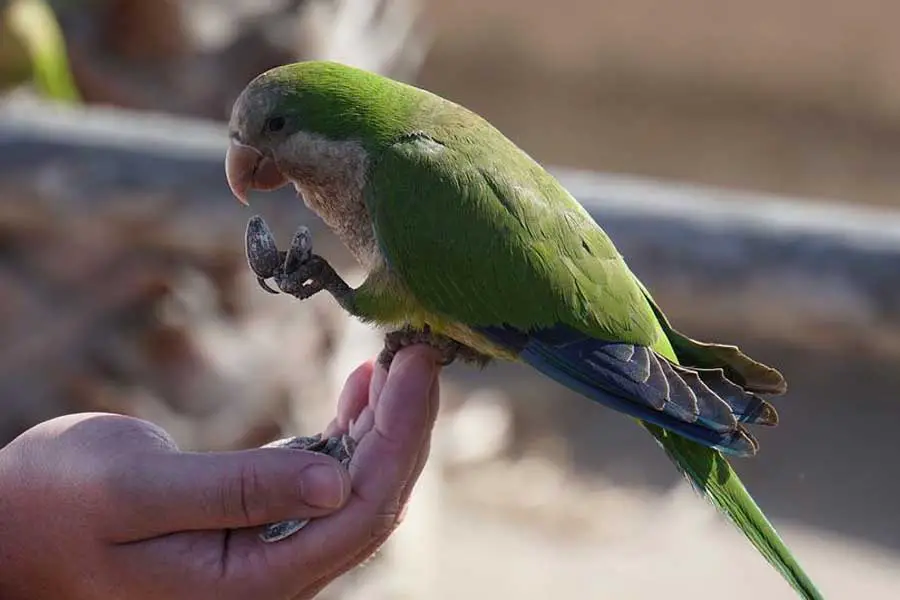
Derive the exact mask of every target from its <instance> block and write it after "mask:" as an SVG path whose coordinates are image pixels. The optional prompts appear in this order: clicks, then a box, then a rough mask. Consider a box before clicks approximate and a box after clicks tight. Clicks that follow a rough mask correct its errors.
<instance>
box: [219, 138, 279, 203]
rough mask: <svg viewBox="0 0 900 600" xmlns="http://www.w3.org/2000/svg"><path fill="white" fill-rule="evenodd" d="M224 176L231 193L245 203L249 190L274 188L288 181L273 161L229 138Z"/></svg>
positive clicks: (254, 149) (250, 147)
mask: <svg viewBox="0 0 900 600" xmlns="http://www.w3.org/2000/svg"><path fill="white" fill-rule="evenodd" d="M225 176H226V177H227V178H228V187H230V188H231V193H232V194H234V197H235V198H237V199H238V200H239V201H240V202H241V204H243V205H245V206H246V205H247V204H248V202H247V193H248V192H249V191H250V190H264V191H269V190H276V189H278V188H280V187H282V186H284V185H286V184H287V183H288V180H287V177H285V176H284V174H283V173H282V172H281V171H279V170H278V167H277V166H276V165H275V161H274V160H272V159H271V158H269V157H267V156H263V154H262V153H261V152H260V151H259V150H257V149H256V148H253V147H252V146H247V145H246V144H242V143H240V142H238V141H237V140H231V144H230V145H229V146H228V153H227V154H226V155H225Z"/></svg>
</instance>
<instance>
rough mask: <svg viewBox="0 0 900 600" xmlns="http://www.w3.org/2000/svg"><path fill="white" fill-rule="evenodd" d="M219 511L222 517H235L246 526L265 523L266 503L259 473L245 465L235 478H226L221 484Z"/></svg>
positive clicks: (248, 464)
mask: <svg viewBox="0 0 900 600" xmlns="http://www.w3.org/2000/svg"><path fill="white" fill-rule="evenodd" d="M221 510H222V513H223V515H226V516H230V515H235V516H237V517H238V518H240V519H242V520H243V521H244V522H246V523H247V524H248V525H251V524H258V523H261V522H263V521H265V515H266V503H265V501H264V494H263V486H262V482H261V480H260V475H259V471H258V470H257V469H256V467H255V466H254V465H253V464H251V463H247V464H244V465H242V466H241V469H240V470H239V471H238V474H237V476H234V477H227V478H226V479H225V481H224V483H223V484H222V496H221Z"/></svg>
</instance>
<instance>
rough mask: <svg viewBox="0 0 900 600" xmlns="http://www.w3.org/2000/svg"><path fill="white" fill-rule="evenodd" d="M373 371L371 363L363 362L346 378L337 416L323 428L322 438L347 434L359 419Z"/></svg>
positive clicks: (365, 401) (339, 399)
mask: <svg viewBox="0 0 900 600" xmlns="http://www.w3.org/2000/svg"><path fill="white" fill-rule="evenodd" d="M373 370H374V365H373V364H372V361H368V362H364V363H363V364H361V365H360V366H358V367H357V368H356V370H355V371H353V372H352V373H351V374H350V376H349V377H347V382H346V383H345V384H344V388H343V389H342V390H341V395H340V396H339V397H338V405H337V416H336V417H335V418H334V420H333V421H332V422H331V423H330V424H329V425H328V427H326V428H325V430H324V432H323V435H324V437H334V436H336V435H340V434H342V433H346V432H348V431H349V430H350V424H351V423H353V422H354V421H356V419H358V418H359V414H360V413H361V412H362V410H363V409H364V408H365V407H366V405H367V404H368V402H369V388H370V386H371V381H372V373H373Z"/></svg>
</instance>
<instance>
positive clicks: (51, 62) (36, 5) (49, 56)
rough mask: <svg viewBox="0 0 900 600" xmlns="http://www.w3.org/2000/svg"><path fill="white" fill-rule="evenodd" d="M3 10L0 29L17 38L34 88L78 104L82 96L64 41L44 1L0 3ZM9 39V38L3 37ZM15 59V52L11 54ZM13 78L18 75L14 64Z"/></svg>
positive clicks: (18, 71)
mask: <svg viewBox="0 0 900 600" xmlns="http://www.w3.org/2000/svg"><path fill="white" fill-rule="evenodd" d="M0 8H5V11H4V12H3V13H2V18H0V20H2V24H0V28H2V29H5V30H6V31H8V32H9V33H11V34H12V36H14V37H15V38H16V39H18V41H19V44H20V45H21V50H22V51H23V52H24V54H25V57H26V59H27V61H28V62H30V67H31V68H30V73H31V76H32V77H33V79H34V83H35V87H36V88H37V89H38V90H39V91H40V92H41V93H42V94H44V95H46V96H48V97H50V98H53V99H55V100H60V101H64V102H80V100H81V96H80V94H79V93H78V88H77V86H76V85H75V81H74V79H73V77H72V72H71V70H70V68H69V59H68V56H67V54H66V42H65V38H64V37H63V34H62V31H61V29H60V27H59V23H58V22H57V20H56V15H55V14H54V12H53V10H52V9H51V8H50V7H49V6H48V5H47V3H46V2H44V1H43V0H12V2H5V3H3V4H0ZM3 37H4V38H7V39H10V36H3ZM12 54H13V56H15V50H13V52H12ZM12 64H13V65H14V66H13V68H12V69H11V71H12V74H13V78H14V79H17V77H16V75H21V72H20V71H24V69H21V68H20V67H19V66H18V65H17V63H16V61H13V62H12Z"/></svg>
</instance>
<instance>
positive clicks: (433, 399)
mask: <svg viewBox="0 0 900 600" xmlns="http://www.w3.org/2000/svg"><path fill="white" fill-rule="evenodd" d="M439 396H440V380H439V379H437V378H436V379H435V382H434V385H433V386H432V390H431V395H430V397H429V403H430V404H431V405H432V410H434V411H435V413H437V408H438V401H439ZM430 451H431V432H430V431H429V433H428V435H427V436H426V438H425V442H424V443H423V444H422V448H421V450H420V451H419V455H418V456H417V457H416V465H415V467H414V468H413V471H412V473H411V474H410V477H409V479H408V480H407V481H406V483H405V484H404V486H403V488H402V490H401V492H400V498H399V500H398V502H397V504H398V506H399V508H398V512H399V514H398V517H397V523H396V524H397V526H399V525H400V523H401V522H402V521H403V514H404V513H405V510H406V505H407V503H408V502H409V498H410V496H411V495H412V492H413V489H414V488H415V484H416V482H417V481H418V479H419V476H420V475H421V474H422V471H423V470H424V468H425V465H426V463H427V462H428V455H429V454H430ZM391 532H392V529H388V530H386V531H385V532H384V535H382V536H378V537H376V538H375V539H373V540H372V541H371V542H370V543H369V544H367V545H366V546H365V547H364V548H363V549H362V550H361V551H359V552H357V553H356V554H354V555H353V556H351V557H350V558H348V559H346V560H345V561H343V562H342V563H341V564H340V565H339V566H336V567H335V568H334V569H333V570H331V571H330V572H327V573H322V575H321V577H319V578H318V579H317V580H316V581H315V582H314V583H313V584H311V585H310V586H309V587H307V588H306V589H305V590H304V591H303V592H302V593H301V594H300V595H299V596H297V597H298V598H314V597H315V596H316V594H318V593H319V592H320V591H321V590H322V589H323V588H325V586H327V585H328V584H329V583H330V582H332V581H334V580H335V579H337V578H338V577H340V576H341V575H343V574H344V573H346V572H348V571H350V570H351V569H353V568H354V567H355V566H357V565H359V564H361V563H362V562H364V561H365V560H367V559H368V558H370V557H371V556H372V555H374V554H375V552H377V551H378V549H379V548H380V547H381V546H382V545H383V544H384V542H385V541H386V540H387V538H388V537H389V536H390V534H391Z"/></svg>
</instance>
